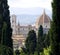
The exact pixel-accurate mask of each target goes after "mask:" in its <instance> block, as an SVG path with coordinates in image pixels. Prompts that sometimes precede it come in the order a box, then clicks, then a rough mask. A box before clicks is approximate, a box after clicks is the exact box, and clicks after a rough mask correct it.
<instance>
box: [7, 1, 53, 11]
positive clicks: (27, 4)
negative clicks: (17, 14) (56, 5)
mask: <svg viewBox="0 0 60 55" xmlns="http://www.w3.org/2000/svg"><path fill="white" fill-rule="evenodd" d="M51 2H52V0H8V4H9V6H10V10H11V9H12V8H33V7H41V8H45V9H48V10H50V11H52V8H51Z"/></svg>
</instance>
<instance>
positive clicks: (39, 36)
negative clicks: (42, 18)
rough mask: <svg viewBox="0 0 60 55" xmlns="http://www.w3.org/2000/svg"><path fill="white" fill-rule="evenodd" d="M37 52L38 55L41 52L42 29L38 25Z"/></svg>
mask: <svg viewBox="0 0 60 55" xmlns="http://www.w3.org/2000/svg"><path fill="white" fill-rule="evenodd" d="M37 51H38V55H40V52H42V51H43V27H42V25H40V27H39V29H38V39H37Z"/></svg>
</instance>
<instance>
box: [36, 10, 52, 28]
mask: <svg viewBox="0 0 60 55" xmlns="http://www.w3.org/2000/svg"><path fill="white" fill-rule="evenodd" d="M50 21H51V20H50V17H49V16H48V15H47V14H46V13H45V10H44V12H43V14H42V15H41V16H40V17H39V18H38V19H37V21H36V28H38V27H39V26H40V25H42V26H43V28H44V26H46V25H50Z"/></svg>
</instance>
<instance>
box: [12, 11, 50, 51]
mask: <svg viewBox="0 0 60 55" xmlns="http://www.w3.org/2000/svg"><path fill="white" fill-rule="evenodd" d="M50 21H51V20H50V17H49V16H48V15H47V14H46V13H45V10H44V12H43V14H42V15H41V16H40V17H39V18H37V20H36V23H35V26H32V25H27V26H21V25H20V23H19V22H18V24H16V15H12V16H11V27H12V29H13V32H12V34H13V35H12V39H13V47H14V50H15V49H16V48H20V47H22V46H24V44H23V43H24V42H25V40H26V37H27V35H28V32H29V31H30V30H35V31H36V33H37V32H38V28H39V26H40V25H42V26H43V32H44V34H45V33H46V34H47V33H48V31H49V29H50Z"/></svg>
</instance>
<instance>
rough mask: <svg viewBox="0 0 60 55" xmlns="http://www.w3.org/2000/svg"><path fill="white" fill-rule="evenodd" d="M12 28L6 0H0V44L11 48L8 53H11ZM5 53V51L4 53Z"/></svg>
mask: <svg viewBox="0 0 60 55" xmlns="http://www.w3.org/2000/svg"><path fill="white" fill-rule="evenodd" d="M11 36H12V29H11V24H10V12H9V6H8V3H7V0H0V44H1V45H4V46H7V47H8V48H11V50H12V51H10V52H9V55H13V45H12V38H11ZM5 54H6V53H5Z"/></svg>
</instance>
